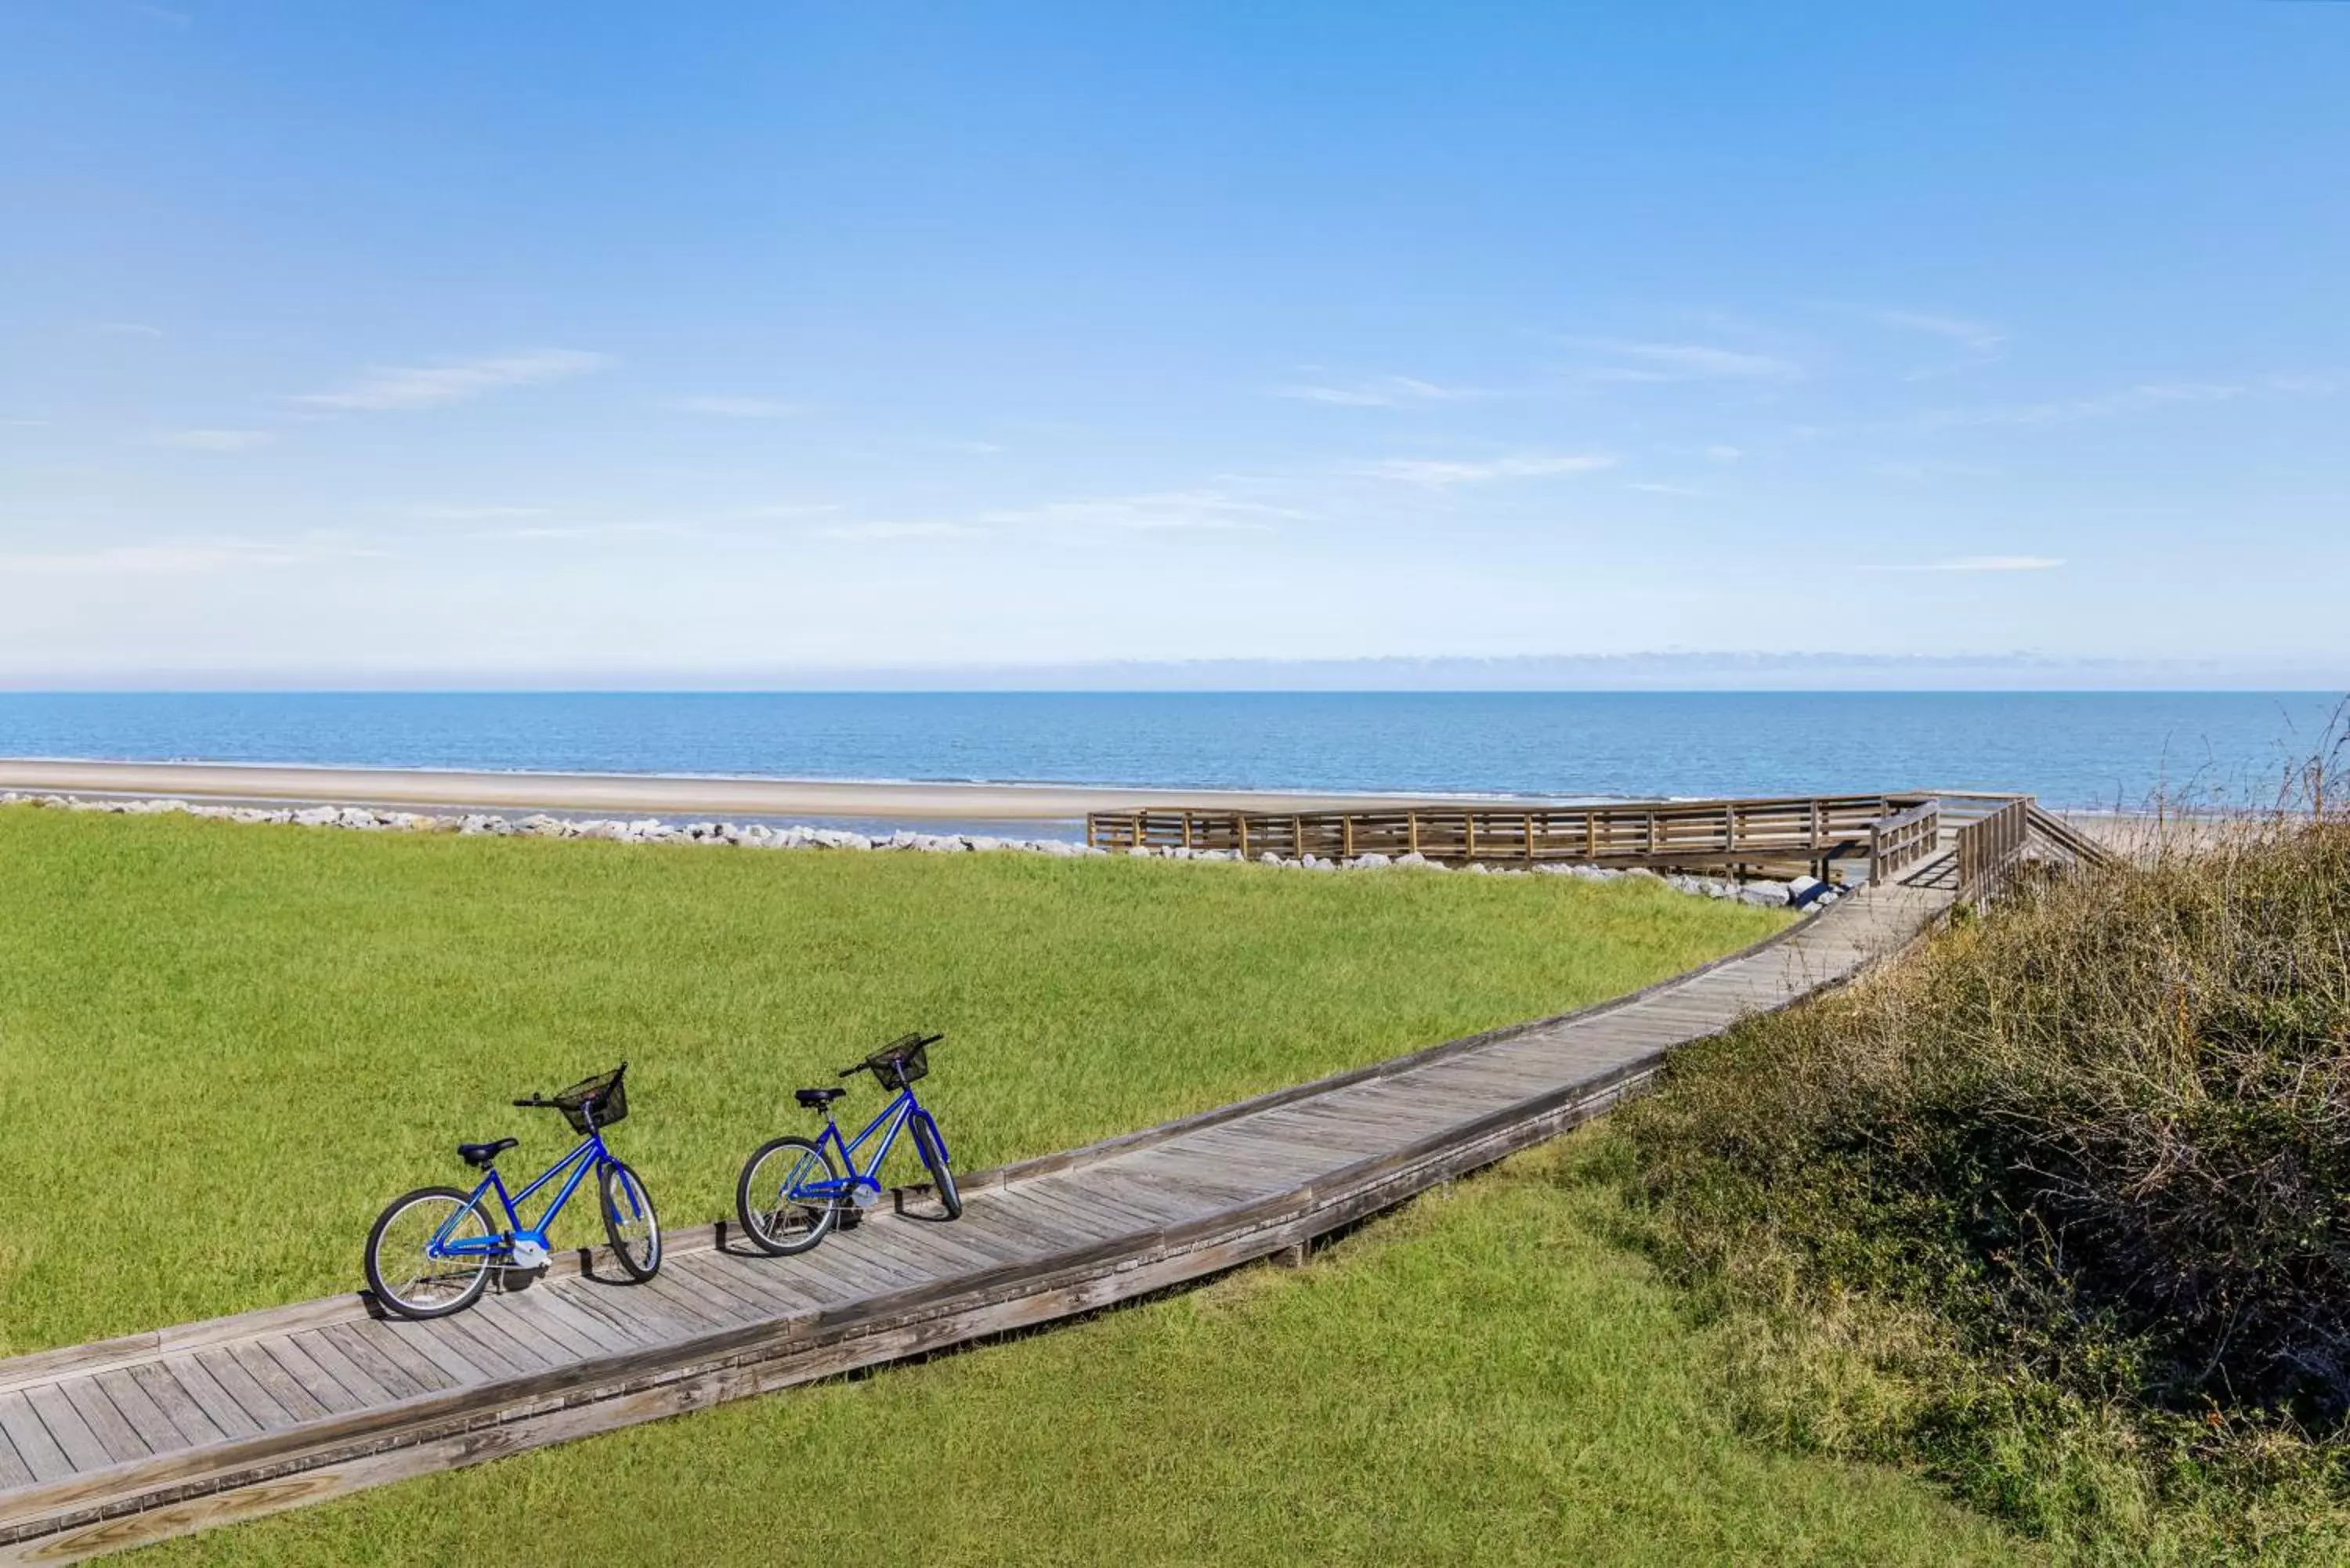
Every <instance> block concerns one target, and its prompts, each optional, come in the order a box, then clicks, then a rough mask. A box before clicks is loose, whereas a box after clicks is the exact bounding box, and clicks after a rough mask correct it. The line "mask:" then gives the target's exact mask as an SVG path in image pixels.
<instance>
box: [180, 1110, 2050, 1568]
mask: <svg viewBox="0 0 2350 1568" xmlns="http://www.w3.org/2000/svg"><path fill="white" fill-rule="evenodd" d="M1601 1136H1606V1135H1601ZM1586 1141H1588V1135H1577V1137H1575V1138H1574V1139H1569V1140H1566V1141H1565V1142H1564V1143H1562V1144H1555V1145H1551V1146H1548V1147H1544V1148H1541V1149H1537V1150H1534V1151H1533V1152H1531V1153H1529V1154H1527V1155H1523V1156H1521V1157H1519V1158H1516V1159H1514V1160H1513V1161H1510V1162H1509V1163H1508V1164H1506V1165H1504V1166H1503V1167H1502V1168H1499V1169H1498V1170H1496V1171H1493V1172H1490V1173H1488V1174H1486V1175H1484V1176H1482V1177H1478V1178H1475V1179H1471V1180H1468V1181H1464V1182H1461V1183H1458V1184H1456V1185H1455V1186H1453V1187H1452V1188H1451V1189H1447V1190H1444V1191H1441V1192H1439V1193H1434V1194H1430V1195H1429V1196H1427V1197H1424V1198H1422V1199H1419V1201H1418V1202H1416V1203H1415V1204H1413V1205H1412V1206H1411V1207H1410V1208H1409V1209H1407V1210H1404V1211H1403V1212H1401V1213H1400V1214H1398V1215H1396V1216H1393V1217H1391V1218H1388V1219H1387V1220H1381V1221H1378V1222H1377V1223H1375V1224H1374V1225H1372V1226H1371V1227H1370V1228H1368V1229H1367V1230H1366V1231H1361V1232H1358V1233H1357V1234H1356V1235H1355V1236H1354V1237H1352V1238H1350V1239H1348V1240H1347V1241H1343V1242H1340V1243H1338V1244H1337V1245H1336V1247H1334V1248H1333V1249H1331V1250H1330V1251H1327V1252H1326V1253H1325V1254H1323V1255H1322V1256H1321V1257H1319V1258H1317V1260H1316V1261H1315V1262H1314V1263H1313V1264H1311V1265H1310V1266H1309V1267H1307V1268H1305V1269H1303V1270H1276V1269H1271V1268H1264V1267H1258V1268H1252V1269H1248V1270H1244V1271H1243V1272H1239V1273H1237V1274H1232V1275H1228V1276H1226V1277H1225V1278H1223V1279H1222V1280H1220V1281H1218V1282H1214V1283H1211V1284H1210V1285H1207V1286H1205V1287H1203V1288H1201V1289H1198V1290H1195V1291H1191V1292H1189V1293H1180V1294H1176V1295H1172V1296H1168V1297H1162V1298H1160V1299H1159V1300H1156V1301H1152V1302H1149V1303H1143V1304H1140V1305H1138V1306H1134V1307H1130V1308H1128V1309H1125V1310H1122V1311H1118V1312H1113V1313H1109V1314H1104V1315H1102V1316H1100V1317H1097V1318H1096V1319H1094V1320H1092V1321H1090V1322H1087V1323H1085V1324H1078V1325H1075V1326H1070V1327H1066V1328H1062V1329H1057V1330H1053V1331H1050V1332H1047V1333H1044V1334H1036V1335H1033V1336H1029V1337H1026V1338H1024V1339H1020V1340H1018V1341H1015V1342H1013V1343H1008V1344H998V1345H985V1346H981V1347H979V1348H976V1349H973V1350H970V1351H966V1352H963V1353H962V1354H957V1355H948V1356H944V1357H941V1358H940V1359H938V1360H935V1361H932V1362H930V1363H927V1364H924V1365H920V1366H902V1367H895V1368H889V1369H885V1370H882V1371H880V1372H879V1373H877V1374H875V1375H873V1376H868V1377H862V1378H857V1379H851V1380H844V1381H837V1382H833V1383H829V1384H826V1385H821V1386H814V1387H808V1388H802V1389H796V1390H793V1391H791V1392H789V1393H786V1394H783V1395H780V1396H776V1397H768V1398H763V1399H755V1400H749V1401H745V1402H743V1403H742V1404H738V1405H730V1406H725V1407H721V1408H719V1409H717V1410H714V1411H711V1412H707V1413H704V1414H702V1415H698V1416H693V1417H685V1418H682V1419H679V1420H674V1421H669V1422H663V1423H659V1424H656V1425H652V1426H647V1427H639V1428H630V1429H629V1430H627V1431H623V1432H619V1433H616V1434H613V1435H611V1436H608V1437H604V1438H592V1439H589V1440H587V1441H585V1442H579V1443H574V1444H571V1445H568V1446H567V1447H564V1448H559V1449H542V1450H538V1451H536V1452H534V1453H530V1454H526V1455H523V1456H520V1457H518V1458H515V1459H507V1460H502V1461H499V1462H497V1463H495V1464H492V1465H487V1466H484V1467H481V1468H479V1469H471V1470H465V1471H460V1472H456V1473H453V1474H448V1475H442V1476H436V1477H432V1478H430V1479H427V1480H421V1481H414V1482H409V1483H405V1484H403V1485H400V1486H397V1487H391V1488H387V1489H385V1490H380V1491H375V1492H369V1493H363V1494H361V1495H359V1496H358V1497H355V1498H351V1499H348V1500H345V1501H339V1502H336V1503H331V1504H328V1505H327V1506H324V1507H321V1508H317V1509H312V1510H307V1511H298V1512H295V1513H289V1514H284V1515H280V1516H278V1517H276V1518H274V1519H269V1520H264V1521H258V1522H256V1523H254V1524H250V1525H242V1526H238V1527H236V1528H235V1529H233V1530H227V1531H221V1532H213V1533H211V1534H207V1535H201V1536H197V1537H193V1538H191V1539H189V1540H185V1541H181V1542H169V1543H166V1544H165V1545H163V1546H161V1547H160V1548H157V1549H156V1550H155V1551H153V1552H151V1553H149V1554H146V1555H142V1556H141V1557H140V1558H139V1559H138V1561H140V1562H141V1563H149V1562H152V1563H237V1564H275V1563H285V1564H294V1563H380V1564H402V1565H404V1564H411V1563H451V1564H455V1563H470V1562H473V1561H476V1560H478V1559H479V1558H480V1557H481V1556H482V1554H483V1552H484V1549H485V1545H488V1544H493V1543H494V1556H495V1557H496V1559H497V1561H499V1562H501V1563H518V1564H525V1565H527V1564H537V1563H545V1564H549V1565H552V1564H557V1563H571V1562H575V1561H577V1560H578V1559H579V1558H580V1556H581V1555H583V1554H585V1553H592V1554H594V1555H596V1556H598V1557H601V1558H604V1559H608V1560H609V1561H613V1562H619V1563H695V1564H698V1565H701V1568H724V1565H728V1564H736V1563H741V1564H761V1565H764V1564H767V1563H828V1562H839V1563H859V1564H872V1563H908V1564H916V1563H919V1564H923V1565H925V1568H935V1565H941V1564H950V1565H951V1564H983V1563H1018V1564H1069V1565H1072V1568H1087V1565H1091V1564H1097V1563H1129V1564H1140V1563H1378V1564H1382V1565H1387V1564H1402V1563H1412V1564H1417V1563H1477V1564H1490V1563H1607V1564H1615V1563H1656V1564H1667V1565H1669V1568H1690V1565H1691V1564H1696V1563H1722V1564H1746V1563H1853V1564H1871V1565H1875V1564H1899V1563H1916V1564H1936V1565H1939V1564H1951V1563H2012V1562H2020V1561H2030V1560H2031V1557H2030V1555H2029V1552H2028V1549H2026V1548H2022V1547H2019V1546H2018V1545H2016V1544H2015V1543H2014V1542H2012V1540H2011V1539H2009V1538H2008V1537H2006V1536H2004V1535H2002V1533H2001V1532H1999V1531H1998V1529H1997V1528H1996V1527H1994V1526H1992V1525H1991V1524H1989V1523H1987V1522H1985V1521H1982V1520H1980V1519H1977V1518H1974V1517H1972V1516H1970V1515H1968V1514H1966V1513H1964V1512H1962V1511H1960V1510H1959V1509H1957V1508H1955V1507H1953V1506H1952V1505H1950V1503H1948V1502H1946V1501H1942V1500H1941V1499H1940V1498H1939V1497H1938V1496H1937V1495H1936V1494H1935V1493H1934V1491H1933V1490H1932V1489H1930V1488H1929V1487H1928V1486H1926V1485H1925V1484H1924V1483H1922V1482H1919V1481H1918V1480H1914V1479H1912V1478H1909V1477H1907V1476H1903V1475H1900V1474H1898V1473H1896V1472H1893V1471H1890V1470H1879V1469H1868V1468H1866V1467H1861V1466H1854V1465H1846V1464H1839V1463H1836V1462H1834V1461H1830V1460H1826V1459H1813V1458H1799V1457H1791V1456H1787V1455H1783V1454H1778V1453H1773V1452H1772V1451H1770V1450H1768V1449H1763V1448H1761V1447H1758V1446H1756V1445H1754V1444H1752V1443H1750V1442H1748V1441H1745V1440H1743V1439H1742V1438H1739V1437H1738V1436H1736V1435H1735V1434H1734V1433H1733V1431H1732V1430H1731V1423H1730V1421H1729V1420H1728V1418H1727V1417H1725V1416H1724V1415H1723V1414H1722V1413H1721V1411H1720V1410H1719V1409H1718V1408H1717V1402H1716V1398H1715V1397H1714V1394H1713V1391H1712V1389H1711V1385H1710V1374H1709V1370H1708V1369H1709V1368H1710V1367H1711V1366H1715V1365H1717V1360H1718V1358H1717V1351H1718V1350H1719V1347H1718V1346H1716V1345H1712V1344H1711V1343H1710V1342H1709V1334H1711V1332H1714V1331H1708V1330H1700V1329H1696V1328H1693V1327H1691V1326H1690V1321H1689V1319H1688V1318H1687V1316H1686V1315H1685V1314H1683V1312H1682V1311H1681V1310H1680V1309H1679V1306H1678V1304H1677V1302H1676V1298H1675V1297H1674V1296H1673V1294H1672V1293H1670V1291H1669V1289H1668V1288H1667V1287H1665V1286H1664V1285H1662V1284H1661V1283H1660V1282H1659V1281H1658V1280H1657V1279H1656V1278H1655V1277H1654V1275H1653V1274H1652V1272H1650V1270H1649V1268H1648V1265H1647V1264H1646V1263H1645V1262H1642V1261H1641V1260H1640V1259H1639V1258H1638V1256H1637V1255H1636V1254H1635V1253H1634V1252H1632V1251H1629V1250H1627V1248H1626V1247H1625V1246H1624V1245H1623V1244H1622V1243H1621V1242H1620V1241H1617V1240H1616V1239H1615V1237H1616V1235H1617V1231H1618V1230H1619V1228H1620V1215H1619V1214H1618V1212H1617V1207H1616V1205H1617V1196H1616V1194H1617V1188H1615V1187H1614V1186H1613V1185H1611V1184H1609V1183H1607V1182H1604V1181H1596V1180H1591V1179H1586V1178H1585V1177H1584V1176H1583V1175H1582V1173H1581V1169H1580V1167H1581V1166H1582V1163H1583V1161H1582V1158H1581V1150H1580V1148H1579V1147H1578V1146H1579V1145H1581V1144H1583V1143H1585V1142H1586Z"/></svg>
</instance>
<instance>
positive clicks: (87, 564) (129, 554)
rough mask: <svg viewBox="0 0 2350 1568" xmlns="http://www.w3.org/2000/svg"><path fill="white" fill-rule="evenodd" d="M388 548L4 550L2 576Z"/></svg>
mask: <svg viewBox="0 0 2350 1568" xmlns="http://www.w3.org/2000/svg"><path fill="white" fill-rule="evenodd" d="M383 553H384V552H382V551H380V550H373V549H367V548H362V547H359V546H358V545H353V544H350V543H349V542H348V541H343V540H338V539H317V538H313V539H307V540H297V541H295V542H293V543H290V544H283V545H262V544H255V543H253V542H251V541H249V540H234V539H232V540H208V541H202V542H197V543H192V544H184V545H104V546H101V547H100V548H98V549H94V550H52V551H19V552H15V553H10V554H0V575H6V574H21V575H31V574H41V575H54V576H195V575H199V574H202V573H208V572H222V571H230V570H235V569H238V568H243V567H252V566H296V565H299V564H301V563H304V562H310V561H320V560H334V559H352V558H362V557H375V556H381V555H382V554H383Z"/></svg>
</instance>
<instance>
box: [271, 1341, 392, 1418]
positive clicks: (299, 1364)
mask: <svg viewBox="0 0 2350 1568" xmlns="http://www.w3.org/2000/svg"><path fill="white" fill-rule="evenodd" d="M263 1346H264V1348H265V1350H266V1352H267V1353H268V1355H269V1356H270V1358H271V1359H272V1360H274V1361H276V1363H277V1365H278V1366H282V1367H284V1368H285V1369H286V1376H289V1377H291V1378H293V1379H294V1381H295V1382H296V1383H298V1384H300V1385H301V1386H302V1390H303V1392H304V1393H306V1394H307V1395H309V1396H310V1397H311V1398H313V1399H316V1400H317V1402H318V1403H319V1404H321V1405H323V1406H325V1407H327V1409H328V1411H329V1412H330V1413H332V1414H334V1415H337V1416H343V1415H348V1414H349V1413H350V1412H351V1411H353V1410H357V1409H360V1408H362V1407H365V1406H366V1405H367V1403H368V1401H367V1400H366V1399H364V1398H361V1397H359V1395H358V1394H357V1393H355V1392H354V1391H352V1390H351V1389H348V1388H346V1387H344V1386H342V1384H341V1383H340V1382H338V1381H337V1380H336V1378H335V1376H334V1374H332V1373H330V1372H328V1370H327V1369H326V1368H325V1367H323V1366H319V1365H318V1363H317V1360H316V1359H314V1358H313V1357H312V1356H311V1355H310V1352H309V1350H308V1349H307V1347H305V1346H304V1345H301V1344H300V1343H299V1342H298V1341H297V1340H296V1337H295V1336H294V1335H292V1334H276V1335H273V1336H272V1337H270V1338H269V1339H267V1340H265V1341H263Z"/></svg>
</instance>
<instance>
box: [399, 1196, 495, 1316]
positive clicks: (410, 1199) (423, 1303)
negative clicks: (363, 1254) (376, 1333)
mask: <svg viewBox="0 0 2350 1568" xmlns="http://www.w3.org/2000/svg"><path fill="white" fill-rule="evenodd" d="M428 1204H437V1205H440V1206H441V1212H440V1213H439V1215H438V1216H435V1215H434V1214H433V1213H432V1211H431V1210H428V1209H427V1208H426V1206H427V1205H428ZM451 1209H454V1210H458V1211H459V1212H460V1213H462V1214H470V1215H472V1216H473V1225H474V1227H476V1228H475V1229H467V1228H465V1227H464V1223H463V1220H459V1225H460V1228H461V1230H465V1233H466V1234H468V1235H469V1236H479V1237H488V1236H491V1235H494V1234H495V1233H496V1232H495V1231H493V1230H492V1228H491V1226H490V1218H489V1216H488V1215H487V1214H485V1213H484V1212H483V1210H482V1206H481V1205H480V1204H478V1203H476V1202H474V1201H473V1194H472V1193H470V1192H465V1191H463V1190H461V1189H457V1188H454V1187H420V1188H418V1189H416V1190H415V1191H413V1192H407V1193H402V1194H401V1195H400V1197H398V1198H395V1199H392V1200H391V1201H390V1203H388V1204H386V1205H385V1206H384V1210H383V1212H382V1213H381V1214H379V1215H377V1216H376V1221H375V1226H374V1228H373V1229H372V1230H370V1231H369V1232H368V1241H367V1282H368V1289H369V1290H370V1291H372V1292H373V1293H375V1299H376V1301H377V1303H379V1304H380V1305H381V1306H382V1307H383V1310H384V1311H386V1312H388V1313H390V1314H392V1315H393V1316H394V1317H404V1318H409V1319H412V1320H415V1321H418V1322H421V1321H422V1320H424V1319H426V1318H435V1317H447V1316H448V1315H449V1314H451V1313H455V1312H463V1311H464V1310H465V1309H466V1308H467V1307H469V1306H472V1305H473V1303H475V1302H477V1301H479V1300H481V1299H482V1293H483V1292H484V1291H485V1290H487V1289H489V1288H490V1269H491V1267H492V1264H493V1260H492V1259H491V1257H490V1255H489V1254H488V1253H487V1252H483V1253H480V1254H478V1261H477V1262H474V1263H473V1277H472V1279H471V1280H470V1281H468V1280H467V1279H466V1278H465V1272H466V1271H465V1264H466V1260H464V1259H460V1258H450V1259H442V1260H437V1262H440V1263H441V1264H442V1267H441V1269H440V1270H438V1271H437V1272H435V1273H434V1275H433V1276H432V1277H434V1278H437V1279H439V1280H440V1281H441V1282H442V1284H443V1285H444V1287H445V1288H446V1291H447V1292H449V1293H442V1294H437V1295H429V1294H426V1293H423V1292H421V1290H420V1289H419V1288H418V1287H419V1286H420V1285H421V1284H422V1283H423V1282H424V1281H425V1279H426V1278H427V1275H425V1274H423V1273H417V1272H403V1271H410V1270H413V1269H415V1268H417V1267H418V1265H420V1264H425V1263H432V1262H436V1260H433V1259H432V1258H431V1257H430V1255H429V1254H426V1253H425V1252H423V1251H422V1250H421V1249H422V1247H423V1245H424V1244H426V1243H427V1242H429V1241H430V1238H432V1237H433V1236H436V1235H438V1234H440V1231H441V1228H442V1226H443V1225H444V1224H446V1223H447V1222H448V1219H449V1218H450V1216H449V1214H448V1210H451ZM411 1214H412V1215H413V1216H414V1219H413V1220H412V1221H411V1223H410V1224H409V1225H407V1226H403V1227H401V1230H400V1235H399V1237H398V1238H397V1239H395V1240H392V1241H390V1242H389V1245H390V1248H391V1249H392V1251H393V1253H396V1254H397V1255H396V1256H394V1255H388V1254H387V1252H386V1246H387V1238H388V1237H391V1236H392V1235H393V1231H394V1227H395V1226H400V1224H401V1220H403V1218H406V1217H409V1216H411ZM418 1230H421V1234H422V1236H423V1238H424V1239H425V1241H412V1240H411V1232H412V1231H418ZM394 1277H397V1279H398V1283H396V1284H395V1283H394V1282H393V1279H394Z"/></svg>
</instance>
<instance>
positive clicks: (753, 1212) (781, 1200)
mask: <svg viewBox="0 0 2350 1568" xmlns="http://www.w3.org/2000/svg"><path fill="white" fill-rule="evenodd" d="M839 1179H840V1172H839V1171H837V1169H835V1168H833V1163H832V1156H830V1155H829V1154H827V1153H826V1152H825V1151H824V1150H823V1149H822V1148H820V1147H817V1146H816V1145H815V1144H812V1143H810V1142H808V1140H807V1139H806V1138H804V1137H779V1138H775V1139H774V1140H773V1141H771V1142H768V1143H764V1144H761V1145H760V1146H759V1147H758V1148H756V1149H755V1150H754V1151H753V1152H752V1155H751V1158H749V1159H747V1160H745V1161H744V1162H743V1174H742V1175H741V1176H740V1177H739V1178H737V1179H735V1182H734V1212H735V1215H736V1216H737V1217H738V1218H739V1219H740V1220H742V1221H743V1234H744V1235H745V1236H748V1237H749V1238H751V1244H752V1245H753V1246H754V1247H756V1248H758V1249H759V1250H760V1251H763V1252H773V1253H775V1255H776V1256H777V1257H785V1258H787V1257H789V1256H791V1255H792V1254H793V1253H795V1252H805V1251H807V1250H808V1249H809V1248H810V1247H813V1246H815V1245H816V1243H817V1242H818V1241H823V1240H824V1239H825V1237H826V1235H827V1233H829V1232H830V1231H831V1230H832V1227H833V1224H834V1222H835V1221H836V1220H838V1219H839V1218H840V1210H838V1209H837V1207H835V1203H834V1198H833V1196H832V1194H833V1191H834V1189H831V1188H826V1189H824V1190H823V1191H821V1192H809V1191H808V1190H807V1189H808V1188H809V1187H810V1186H811V1185H813V1184H814V1183H816V1182H820V1181H822V1182H830V1181H837V1180H839Z"/></svg>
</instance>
